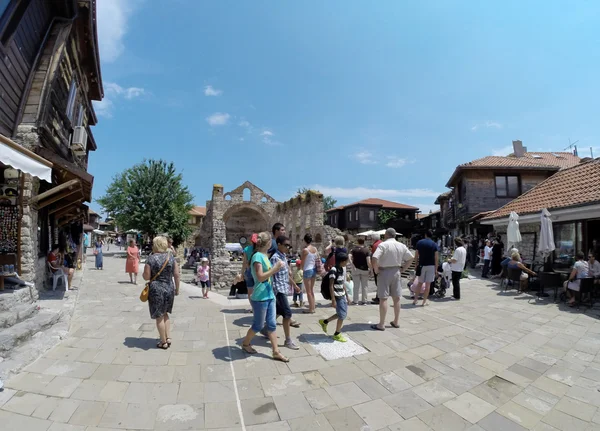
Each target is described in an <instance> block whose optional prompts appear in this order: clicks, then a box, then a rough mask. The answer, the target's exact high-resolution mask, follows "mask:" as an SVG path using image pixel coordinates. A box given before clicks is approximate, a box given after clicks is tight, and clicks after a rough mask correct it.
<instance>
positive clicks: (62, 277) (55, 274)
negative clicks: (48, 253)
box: [47, 262, 69, 291]
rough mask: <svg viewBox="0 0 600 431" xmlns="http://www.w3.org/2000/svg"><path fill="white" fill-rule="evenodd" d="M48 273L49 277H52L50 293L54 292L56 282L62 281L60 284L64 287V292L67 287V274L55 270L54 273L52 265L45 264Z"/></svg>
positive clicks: (60, 270)
mask: <svg viewBox="0 0 600 431" xmlns="http://www.w3.org/2000/svg"><path fill="white" fill-rule="evenodd" d="M47 265H48V271H50V276H51V277H52V291H55V290H56V286H57V285H58V280H62V284H63V286H64V287H65V290H67V289H68V287H69V279H68V278H67V274H65V272H64V271H63V270H62V269H57V270H56V271H52V265H50V262H47Z"/></svg>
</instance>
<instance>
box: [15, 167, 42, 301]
mask: <svg viewBox="0 0 600 431" xmlns="http://www.w3.org/2000/svg"><path fill="white" fill-rule="evenodd" d="M23 175H24V177H23V180H24V181H23V190H22V194H21V199H22V200H23V215H22V219H21V277H22V278H23V280H25V281H29V282H32V283H35V285H36V290H35V293H36V294H37V291H38V290H42V289H43V288H44V281H45V280H44V279H45V273H46V268H45V264H46V260H45V259H43V267H42V268H40V264H39V259H38V248H39V245H38V230H37V227H38V211H37V208H36V207H34V206H32V205H30V204H29V201H30V199H31V198H32V197H33V196H36V195H37V194H38V190H39V187H40V181H39V179H37V178H36V177H33V176H32V175H29V174H23Z"/></svg>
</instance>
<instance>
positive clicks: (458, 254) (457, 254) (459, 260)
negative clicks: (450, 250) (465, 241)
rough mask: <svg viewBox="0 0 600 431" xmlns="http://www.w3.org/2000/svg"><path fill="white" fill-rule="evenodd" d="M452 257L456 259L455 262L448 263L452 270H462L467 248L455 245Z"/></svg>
mask: <svg viewBox="0 0 600 431" xmlns="http://www.w3.org/2000/svg"><path fill="white" fill-rule="evenodd" d="M452 259H454V260H456V262H455V263H450V267H451V268H452V271H454V272H463V270H464V269H465V262H466V261H467V250H466V249H465V248H464V247H457V248H456V250H454V254H453V255H452Z"/></svg>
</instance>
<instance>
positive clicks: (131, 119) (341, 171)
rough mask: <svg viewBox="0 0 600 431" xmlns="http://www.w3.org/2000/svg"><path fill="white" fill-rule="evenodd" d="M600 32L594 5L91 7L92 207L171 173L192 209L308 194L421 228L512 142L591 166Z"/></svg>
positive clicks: (190, 0)
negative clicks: (369, 201) (223, 198)
mask: <svg viewBox="0 0 600 431" xmlns="http://www.w3.org/2000/svg"><path fill="white" fill-rule="evenodd" d="M599 15H600V3H596V2H589V1H587V2H584V1H573V2H562V1H528V2H522V1H504V2H480V1H460V2H459V1H450V0H448V1H429V2H406V1H396V0H380V1H378V2H366V1H357V0H350V1H348V0H345V1H342V0H328V1H327V2H317V1H312V0H311V1H302V2H281V1H275V0H273V1H267V0H265V1H259V0H255V1H244V2H240V1H233V0H231V1H230V0H219V1H208V0H206V1H204V0H202V1H197V0H165V1H158V0H98V21H99V39H100V53H101V62H102V74H103V80H104V87H105V93H106V97H105V99H104V101H103V102H101V103H99V104H96V105H95V106H96V110H97V113H98V114H99V119H100V121H99V123H98V125H97V126H96V127H95V128H94V135H95V138H96V141H97V144H98V150H97V152H95V153H92V155H91V157H90V163H89V169H90V171H91V173H92V174H93V175H94V176H95V183H94V196H96V197H98V196H101V195H102V194H103V193H104V190H105V189H106V187H107V185H108V184H109V183H110V181H111V178H112V177H113V176H114V175H115V174H116V173H118V172H120V171H122V170H123V169H126V168H127V167H129V166H131V165H133V164H135V163H138V162H141V161H142V159H143V158H163V159H165V160H169V161H173V162H174V163H175V165H176V166H177V168H178V169H179V170H180V171H182V173H183V177H184V181H185V183H186V184H187V185H188V186H189V187H190V189H191V191H192V193H193V194H194V196H195V202H196V203H197V204H199V205H204V204H205V201H206V200H207V199H210V193H211V190H212V185H213V183H220V184H223V185H224V187H225V190H231V189H233V188H235V187H237V186H239V185H240V184H242V183H243V182H244V181H246V180H249V181H252V182H253V183H254V184H256V185H257V186H258V187H261V188H262V189H263V190H265V192H267V193H269V194H270V195H271V196H273V197H274V198H275V199H278V200H286V199H289V198H290V197H292V196H293V194H294V192H295V190H296V189H298V188H299V187H303V186H307V187H312V188H318V189H320V190H321V191H322V192H324V193H325V194H331V195H333V196H334V197H335V198H336V199H338V203H349V202H352V201H356V200H360V199H363V198H368V197H379V198H383V199H390V200H395V201H399V202H403V203H408V204H411V205H415V206H418V207H420V208H422V209H423V210H424V211H426V212H428V211H429V209H430V208H433V207H434V205H433V202H434V200H435V197H436V196H437V195H438V194H439V193H441V192H444V191H445V190H446V189H445V187H444V186H445V184H446V181H447V179H448V178H449V177H450V175H451V173H452V171H453V170H454V168H455V166H456V165H458V164H460V163H464V162H466V161H469V160H472V159H475V158H479V157H483V156H486V155H492V154H507V153H508V152H509V149H510V146H511V141H512V140H513V139H521V140H522V141H523V144H524V145H525V146H527V147H528V149H529V150H537V151H543V150H547V151H559V150H563V149H564V148H565V147H566V146H568V145H569V139H571V141H575V140H579V143H578V147H579V154H580V155H589V147H597V146H598V140H597V131H596V128H595V126H596V124H597V114H598V98H597V95H598V94H600V80H598V70H600V54H599V52H598V49H597V47H598V44H599V43H600V32H598V31H597V22H598V20H599V18H600V16H599ZM595 152H596V153H599V154H600V148H598V149H596V151H595ZM92 206H93V207H95V208H96V209H99V208H98V206H97V204H94V205H92Z"/></svg>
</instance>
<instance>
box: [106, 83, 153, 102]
mask: <svg viewBox="0 0 600 431" xmlns="http://www.w3.org/2000/svg"><path fill="white" fill-rule="evenodd" d="M104 93H105V94H106V95H108V96H123V97H124V98H125V99H127V100H131V99H135V98H136V97H140V96H143V95H144V94H146V90H144V89H143V88H139V87H128V88H123V87H121V86H120V85H119V84H116V83H114V82H107V83H106V84H105V85H104Z"/></svg>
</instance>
